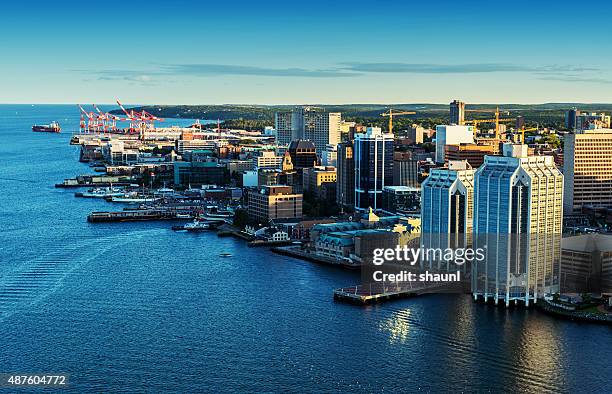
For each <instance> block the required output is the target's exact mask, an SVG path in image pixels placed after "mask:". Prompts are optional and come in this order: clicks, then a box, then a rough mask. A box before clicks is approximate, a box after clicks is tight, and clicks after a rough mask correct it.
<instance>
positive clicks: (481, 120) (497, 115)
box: [463, 107, 516, 139]
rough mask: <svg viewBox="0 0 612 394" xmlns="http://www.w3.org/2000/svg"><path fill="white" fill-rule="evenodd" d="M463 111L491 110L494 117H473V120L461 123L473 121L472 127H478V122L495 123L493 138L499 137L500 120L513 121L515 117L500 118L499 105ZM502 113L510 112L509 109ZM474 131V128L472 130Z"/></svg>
mask: <svg viewBox="0 0 612 394" xmlns="http://www.w3.org/2000/svg"><path fill="white" fill-rule="evenodd" d="M465 112H492V113H494V114H495V119H473V120H465V121H464V122H463V123H464V124H466V123H473V124H474V129H477V128H478V124H480V123H495V139H499V124H500V123H502V122H514V121H515V120H516V119H514V118H504V119H502V118H500V117H499V115H500V111H499V107H497V108H495V109H466V110H465ZM503 113H505V114H506V115H507V114H510V111H503ZM474 133H476V130H474Z"/></svg>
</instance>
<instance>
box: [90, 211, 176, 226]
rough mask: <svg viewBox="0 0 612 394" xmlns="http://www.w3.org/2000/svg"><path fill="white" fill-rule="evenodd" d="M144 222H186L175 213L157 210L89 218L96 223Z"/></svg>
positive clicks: (125, 212) (97, 213)
mask: <svg viewBox="0 0 612 394" xmlns="http://www.w3.org/2000/svg"><path fill="white" fill-rule="evenodd" d="M142 220H185V218H181V217H177V214H176V212H175V211H164V210H156V209H139V210H125V211H118V212H92V213H90V214H89V215H88V216H87V221H88V222H91V223H96V222H132V221H142Z"/></svg>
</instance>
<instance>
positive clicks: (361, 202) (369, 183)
mask: <svg viewBox="0 0 612 394" xmlns="http://www.w3.org/2000/svg"><path fill="white" fill-rule="evenodd" d="M392 185H393V134H390V133H383V132H382V130H381V129H380V127H368V128H367V129H366V132H365V133H359V134H355V209H357V210H367V209H368V208H370V207H371V208H372V209H374V210H380V209H382V200H381V197H382V191H383V189H384V188H385V186H392Z"/></svg>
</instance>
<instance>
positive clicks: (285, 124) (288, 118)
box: [274, 112, 293, 146]
mask: <svg viewBox="0 0 612 394" xmlns="http://www.w3.org/2000/svg"><path fill="white" fill-rule="evenodd" d="M292 118H293V114H292V113H291V112H277V113H276V114H274V128H275V129H276V144H277V145H279V146H287V145H289V144H290V143H291V141H292V140H293V126H292Z"/></svg>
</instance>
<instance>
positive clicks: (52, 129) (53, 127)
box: [32, 122, 62, 133]
mask: <svg viewBox="0 0 612 394" xmlns="http://www.w3.org/2000/svg"><path fill="white" fill-rule="evenodd" d="M61 130H62V128H61V127H60V125H59V123H57V122H51V124H45V125H34V126H32V131H38V132H44V133H59V132H60V131H61Z"/></svg>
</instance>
